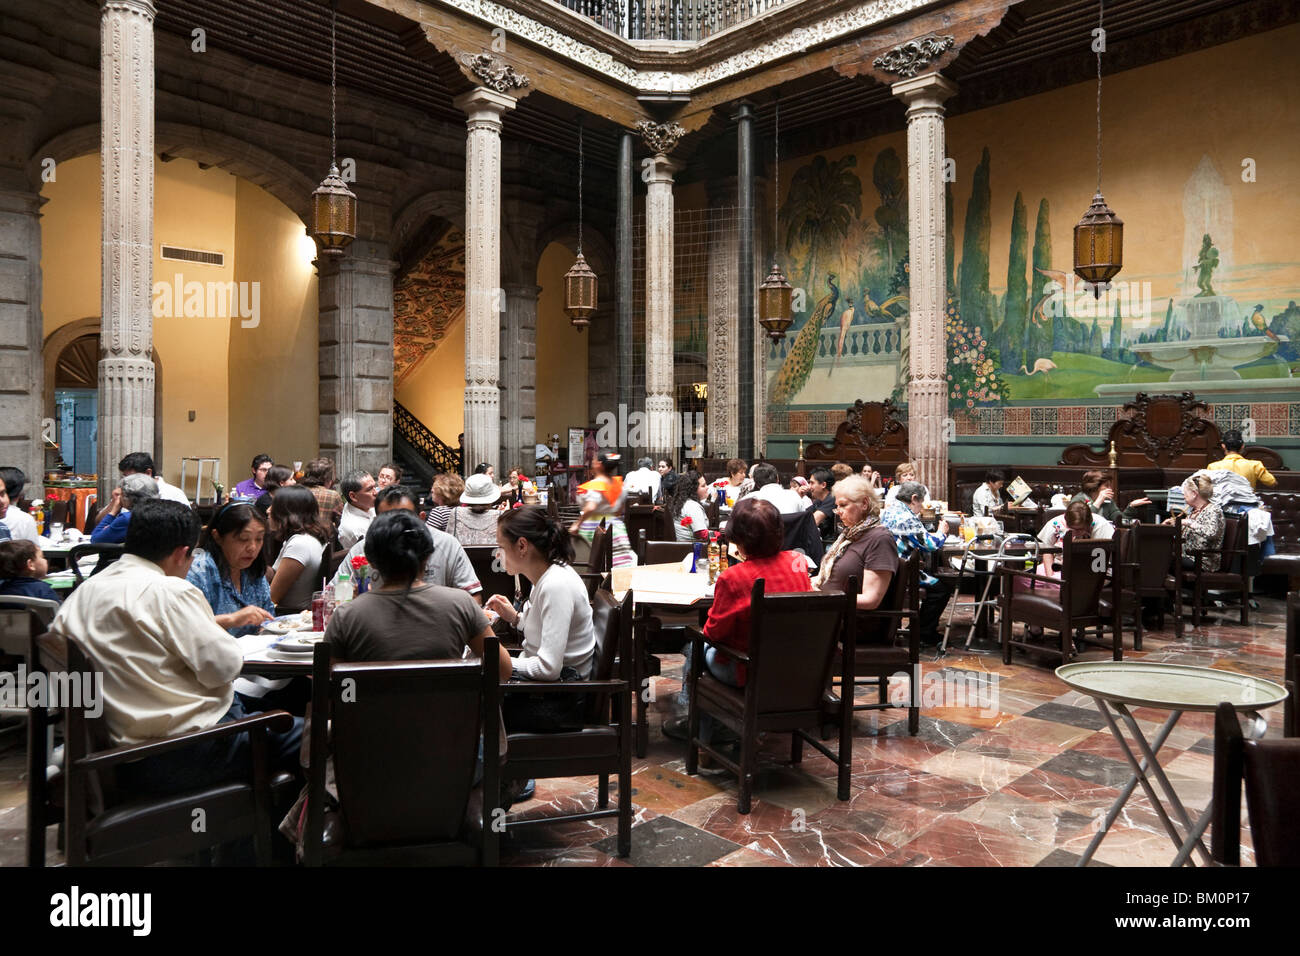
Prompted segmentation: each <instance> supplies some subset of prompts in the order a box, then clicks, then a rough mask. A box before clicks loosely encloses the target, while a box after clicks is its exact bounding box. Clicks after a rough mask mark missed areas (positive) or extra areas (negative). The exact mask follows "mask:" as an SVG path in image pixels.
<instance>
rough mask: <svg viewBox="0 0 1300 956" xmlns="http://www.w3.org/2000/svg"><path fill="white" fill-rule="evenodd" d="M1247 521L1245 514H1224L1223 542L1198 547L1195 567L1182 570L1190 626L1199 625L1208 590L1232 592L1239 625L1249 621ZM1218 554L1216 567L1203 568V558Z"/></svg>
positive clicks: (1194, 554) (1243, 625)
mask: <svg viewBox="0 0 1300 956" xmlns="http://www.w3.org/2000/svg"><path fill="white" fill-rule="evenodd" d="M1246 532H1247V522H1246V518H1245V516H1244V515H1241V516H1238V515H1227V516H1225V517H1224V519H1223V542H1222V543H1221V544H1220V545H1219V547H1217V548H1197V549H1196V550H1195V552H1194V553H1193V555H1192V558H1193V560H1194V561H1195V567H1193V568H1192V569H1191V570H1185V571H1183V576H1182V584H1183V587H1184V588H1186V589H1187V590H1188V591H1190V592H1191V595H1192V626H1193V627H1200V626H1201V618H1202V617H1203V616H1204V614H1205V595H1206V592H1207V591H1228V592H1235V593H1236V594H1237V596H1238V598H1239V600H1240V604H1241V626H1242V627H1246V626H1247V625H1249V624H1250V578H1249V576H1248V575H1247V573H1246V572H1247V568H1246ZM1211 554H1217V555H1218V556H1219V570H1217V571H1209V570H1207V569H1206V568H1205V558H1206V557H1207V556H1209V555H1211Z"/></svg>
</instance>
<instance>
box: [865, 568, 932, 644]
mask: <svg viewBox="0 0 1300 956" xmlns="http://www.w3.org/2000/svg"><path fill="white" fill-rule="evenodd" d="M920 570H921V554H920V552H919V551H912V552H911V553H910V554H908V556H907V558H906V559H905V560H903V561H900V562H898V570H897V571H895V572H894V576H893V578H892V579H891V580H890V582H889V587H888V588H887V589H886V591H885V596H884V597H882V598H881V599H880V603H879V604H878V605H876V609H875V610H874V611H858V612H857V628H858V629H857V645H858V647H867V646H871V647H890V646H892V645H893V644H894V640H895V639H896V638H897V637H898V630H899V628H900V627H902V626H903V621H904V619H905V617H906V615H905V614H904V613H903V612H904V610H905V609H906V608H907V607H908V605H909V602H911V603H913V604H915V603H919V602H918V601H917V600H916V598H917V589H918V588H919V587H920V580H921V574H920Z"/></svg>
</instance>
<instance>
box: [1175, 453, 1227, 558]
mask: <svg viewBox="0 0 1300 956" xmlns="http://www.w3.org/2000/svg"><path fill="white" fill-rule="evenodd" d="M1213 495H1214V482H1213V481H1211V480H1210V478H1209V476H1207V475H1193V476H1192V477H1190V478H1188V479H1187V480H1186V481H1185V482H1183V500H1184V501H1186V502H1187V509H1188V512H1189V513H1188V514H1187V515H1186V516H1185V517H1184V518H1183V567H1184V568H1187V569H1188V570H1192V569H1194V568H1195V567H1196V552H1197V551H1201V550H1204V549H1206V548H1221V547H1223V529H1224V526H1225V525H1224V520H1223V509H1222V508H1220V507H1219V506H1218V505H1216V504H1215V503H1214V502H1213V501H1211V500H1210V499H1211V498H1212V497H1213ZM1164 523H1165V524H1173V523H1174V519H1173V518H1172V517H1169V518H1166V519H1165V521H1164ZM1221 558H1222V555H1220V554H1219V553H1218V552H1217V551H1215V552H1213V553H1211V554H1206V555H1202V557H1201V568H1202V569H1203V570H1205V571H1218V570H1219V564H1220V559H1221Z"/></svg>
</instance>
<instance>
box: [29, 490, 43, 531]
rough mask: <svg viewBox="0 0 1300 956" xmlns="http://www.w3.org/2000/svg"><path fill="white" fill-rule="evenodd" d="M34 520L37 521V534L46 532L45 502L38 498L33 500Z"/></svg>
mask: <svg viewBox="0 0 1300 956" xmlns="http://www.w3.org/2000/svg"><path fill="white" fill-rule="evenodd" d="M32 520H33V521H35V522H36V534H37V535H38V536H40V535H44V534H45V503H44V502H43V501H41V499H40V498H37V499H36V500H35V501H33V502H32Z"/></svg>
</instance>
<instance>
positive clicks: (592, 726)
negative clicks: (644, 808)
mask: <svg viewBox="0 0 1300 956" xmlns="http://www.w3.org/2000/svg"><path fill="white" fill-rule="evenodd" d="M591 611H592V627H593V628H594V630H595V632H596V653H595V657H594V659H593V661H592V672H591V677H590V679H588V680H585V681H550V682H542V681H528V682H523V681H511V682H510V683H506V684H502V685H501V691H502V693H504V694H512V693H529V694H532V693H547V694H583V695H585V698H586V699H585V708H586V713H585V717H584V722H583V726H582V727H580V728H576V729H574V730H571V731H562V732H559V733H522V732H516V733H511V734H509V736H508V738H507V740H508V743H507V749H506V757H505V762H504V764H503V766H502V772H501V773H502V776H501V779H502V780H510V779H534V778H535V779H547V778H551V777H584V776H588V775H595V776H596V778H597V796H596V806H595V808H594V809H592V810H587V811H581V812H578V813H570V814H565V815H563V816H558V817H552V816H547V817H530V818H526V819H521V818H517V817H516V818H511V817H507V818H506V820H505V826H506V828H507V829H509V828H513V827H522V826H531V825H535V824H546V823H549V824H555V823H568V822H572V821H575V820H592V819H599V818H602V817H612V816H617V817H618V855H619V856H627V855H628V853H630V852H631V850H632V694H633V693H634V692H635V687H636V685H635V684H634V683H633V679H632V592H631V591H630V590H629V591H628V592H627V593H626V594H625V595H624V596H623V600H622V602H621V603H620V602H619V601H617V600H616V599H615V598H614V595H613V594H611V593H610V592H609V591H605V590H600V591H597V592H596V595H595V598H594V599H593V600H592V604H591ZM610 774H617V775H618V806H617V807H615V808H611V807H610V806H609V776H610ZM499 805H500V799H499V796H498V799H497V801H496V803H495V804H494V806H499Z"/></svg>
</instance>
